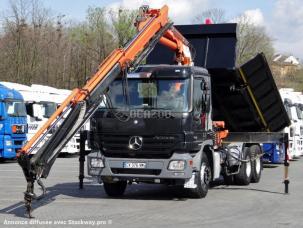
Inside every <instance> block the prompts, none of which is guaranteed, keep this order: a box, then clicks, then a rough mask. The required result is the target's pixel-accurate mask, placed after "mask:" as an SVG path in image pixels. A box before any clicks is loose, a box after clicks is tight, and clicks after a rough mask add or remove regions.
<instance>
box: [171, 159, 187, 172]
mask: <svg viewBox="0 0 303 228" xmlns="http://www.w3.org/2000/svg"><path fill="white" fill-rule="evenodd" d="M168 169H169V170H184V169H185V161H182V160H178V161H171V162H170V163H169V166H168Z"/></svg>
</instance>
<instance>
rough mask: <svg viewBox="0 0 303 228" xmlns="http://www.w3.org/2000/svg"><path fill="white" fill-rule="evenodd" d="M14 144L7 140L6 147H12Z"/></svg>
mask: <svg viewBox="0 0 303 228" xmlns="http://www.w3.org/2000/svg"><path fill="white" fill-rule="evenodd" d="M12 145H13V142H12V141H11V140H6V141H5V146H12Z"/></svg>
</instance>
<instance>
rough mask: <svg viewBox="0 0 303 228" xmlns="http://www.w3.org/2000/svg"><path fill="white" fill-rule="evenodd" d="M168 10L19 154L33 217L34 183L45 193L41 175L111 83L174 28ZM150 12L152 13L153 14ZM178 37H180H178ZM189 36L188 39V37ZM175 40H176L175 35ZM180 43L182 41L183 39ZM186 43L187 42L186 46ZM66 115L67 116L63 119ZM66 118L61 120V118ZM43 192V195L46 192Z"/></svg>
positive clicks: (66, 103)
mask: <svg viewBox="0 0 303 228" xmlns="http://www.w3.org/2000/svg"><path fill="white" fill-rule="evenodd" d="M167 10H168V8H167V7H166V6H165V7H163V8H162V9H161V10H157V11H153V10H151V11H150V12H152V13H153V12H155V15H150V14H148V15H149V19H148V20H147V21H148V22H147V23H145V25H144V26H142V27H141V29H140V30H139V33H138V34H137V35H136V36H135V38H134V39H133V40H132V41H131V42H130V43H129V44H128V45H127V47H126V48H125V49H117V50H115V51H114V52H113V53H112V54H111V55H110V56H109V57H108V58H107V59H106V60H104V62H103V63H102V64H101V65H100V69H99V71H98V72H97V73H96V74H95V75H94V76H93V77H92V78H91V79H90V80H89V81H88V83H87V84H86V85H85V86H84V87H83V89H82V90H79V89H78V90H75V91H74V92H73V94H72V95H70V96H69V98H67V100H66V101H64V102H63V104H64V106H63V105H61V106H60V107H59V112H57V113H55V114H54V115H53V116H52V117H51V118H50V120H49V121H48V122H47V123H46V124H45V125H44V126H43V127H42V128H41V129H40V130H39V131H38V133H37V134H36V135H35V136H34V138H35V139H34V140H33V139H32V140H30V141H29V142H28V143H27V144H26V145H25V146H24V147H23V148H22V150H21V151H20V152H19V153H18V163H19V164H20V166H21V167H22V170H23V173H24V176H25V178H26V181H27V189H26V192H25V195H24V199H25V206H26V209H27V213H28V215H29V217H30V218H31V217H32V216H31V212H32V201H33V200H34V199H37V198H38V197H36V195H35V194H34V182H35V181H36V180H37V183H38V184H39V185H40V186H41V187H42V190H43V194H45V187H44V185H43V183H42V181H41V179H40V178H46V177H47V176H48V174H49V171H50V169H51V167H52V165H53V164H54V162H55V160H56V158H57V156H58V155H59V153H60V151H61V149H62V148H63V147H64V146H65V145H66V143H67V142H68V141H69V140H70V139H71V138H72V137H73V136H74V135H75V134H76V133H77V131H78V130H79V129H80V128H81V127H82V126H83V125H84V124H85V122H86V121H87V120H88V119H89V118H90V117H91V116H92V115H93V113H94V112H95V111H96V110H97V109H98V107H99V104H100V102H101V101H102V99H103V95H104V92H105V91H106V90H107V89H108V86H109V84H110V83H111V82H112V81H114V80H115V79H116V78H117V77H118V76H119V75H121V72H123V71H124V70H132V69H135V68H136V67H137V66H138V64H140V62H141V61H142V60H143V59H144V58H145V57H146V56H147V55H148V54H149V53H150V52H151V50H152V49H153V48H154V47H155V45H156V44H157V43H158V42H159V41H160V39H161V38H162V37H163V36H164V35H165V34H166V32H167V31H169V29H171V28H173V27H172V23H170V22H168V19H167ZM150 12H149V13H150ZM177 38H178V36H177ZM184 39H185V38H184ZM173 41H176V38H174V40H173ZM178 43H179V44H180V43H182V42H179V41H178ZM179 46H180V45H177V46H176V49H177V50H175V51H176V55H177V54H178V56H177V57H180V55H179V54H180V53H182V52H180V51H179V49H178V47H179ZM183 46H184V45H183ZM189 59H191V58H187V56H186V58H180V59H178V58H177V61H182V62H181V63H182V64H185V63H188V64H189V63H191V62H188V60H189ZM63 115H64V118H62V117H63ZM60 119H61V120H62V122H61V123H60V121H59V120H60ZM50 129H53V130H54V133H53V134H52V135H51V136H50V137H49V138H47V140H46V141H45V142H44V143H43V145H42V147H41V148H39V150H38V151H37V153H36V154H34V155H33V157H32V158H30V152H31V150H32V149H33V148H34V147H35V145H37V144H38V143H37V142H40V141H39V140H41V138H43V137H44V136H45V135H46V134H47V133H48V132H49V131H50ZM43 194H42V195H43Z"/></svg>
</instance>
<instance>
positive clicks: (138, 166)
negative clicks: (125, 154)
mask: <svg viewBox="0 0 303 228" xmlns="http://www.w3.org/2000/svg"><path fill="white" fill-rule="evenodd" d="M123 168H126V169H145V168H146V163H144V162H140V163H139V162H124V163H123Z"/></svg>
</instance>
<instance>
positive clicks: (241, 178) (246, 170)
mask: <svg viewBox="0 0 303 228" xmlns="http://www.w3.org/2000/svg"><path fill="white" fill-rule="evenodd" d="M243 159H244V160H247V162H242V164H241V167H240V171H239V173H238V174H236V175H235V183H236V184H238V185H249V183H250V180H251V176H252V162H251V159H250V150H249V149H248V148H245V149H244V151H243Z"/></svg>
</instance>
